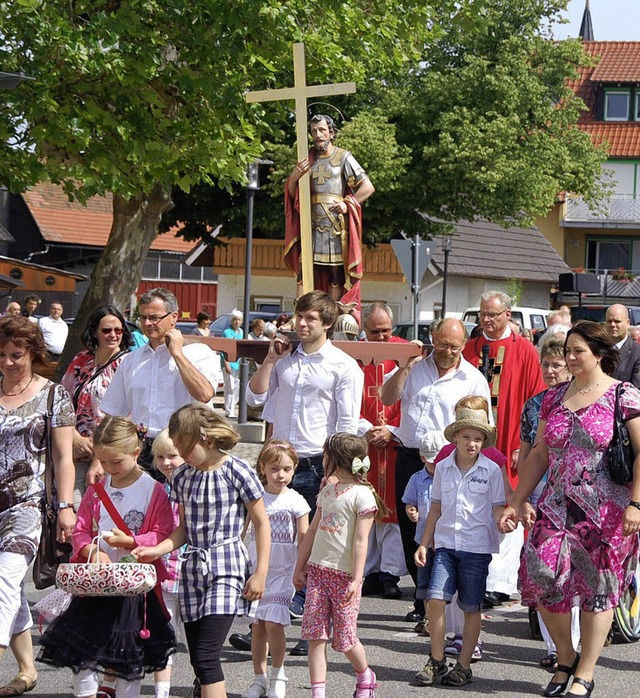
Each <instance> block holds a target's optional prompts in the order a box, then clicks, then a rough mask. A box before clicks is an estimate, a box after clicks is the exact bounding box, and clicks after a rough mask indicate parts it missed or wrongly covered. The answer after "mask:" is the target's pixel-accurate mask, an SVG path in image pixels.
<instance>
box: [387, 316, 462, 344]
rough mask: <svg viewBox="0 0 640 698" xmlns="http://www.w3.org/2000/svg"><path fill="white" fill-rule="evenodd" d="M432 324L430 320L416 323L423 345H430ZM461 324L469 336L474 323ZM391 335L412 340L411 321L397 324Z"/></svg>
mask: <svg viewBox="0 0 640 698" xmlns="http://www.w3.org/2000/svg"><path fill="white" fill-rule="evenodd" d="M432 324H433V322H432V321H431V320H429V321H421V322H419V323H418V339H419V340H420V341H421V342H423V343H424V344H431V334H430V332H431V325H432ZM462 324H463V325H464V328H465V330H466V331H467V334H469V333H470V332H471V330H472V329H473V328H474V327H475V323H473V322H463V323H462ZM392 334H394V335H395V336H396V337H401V338H402V339H406V340H407V341H409V342H410V341H411V340H412V339H413V320H403V321H402V322H398V323H397V324H396V326H395V327H394V328H393V333H392Z"/></svg>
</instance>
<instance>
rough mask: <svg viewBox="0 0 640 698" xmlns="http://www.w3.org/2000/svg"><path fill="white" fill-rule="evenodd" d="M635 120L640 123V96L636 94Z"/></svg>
mask: <svg viewBox="0 0 640 698" xmlns="http://www.w3.org/2000/svg"><path fill="white" fill-rule="evenodd" d="M635 120H636V121H640V94H636V115H635Z"/></svg>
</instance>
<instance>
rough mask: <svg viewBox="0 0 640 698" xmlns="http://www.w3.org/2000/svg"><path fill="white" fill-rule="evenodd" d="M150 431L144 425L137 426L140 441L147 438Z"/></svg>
mask: <svg viewBox="0 0 640 698" xmlns="http://www.w3.org/2000/svg"><path fill="white" fill-rule="evenodd" d="M148 431H149V430H148V429H147V427H145V425H144V424H136V432H137V433H138V438H139V439H144V438H146V436H147V432H148Z"/></svg>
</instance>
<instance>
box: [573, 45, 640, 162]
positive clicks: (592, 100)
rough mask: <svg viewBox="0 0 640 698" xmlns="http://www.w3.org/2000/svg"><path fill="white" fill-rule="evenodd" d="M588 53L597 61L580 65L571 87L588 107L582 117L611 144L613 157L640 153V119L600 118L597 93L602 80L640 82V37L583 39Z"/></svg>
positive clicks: (597, 136) (593, 133)
mask: <svg viewBox="0 0 640 698" xmlns="http://www.w3.org/2000/svg"><path fill="white" fill-rule="evenodd" d="M582 45H583V47H584V49H585V51H586V53H587V54H589V55H590V56H593V57H596V64H595V65H592V66H589V67H586V68H580V69H579V70H578V74H579V76H578V78H577V79H576V80H571V81H570V82H569V87H571V89H572V90H573V91H574V92H575V94H577V95H578V97H580V98H581V99H582V100H583V101H584V103H585V105H586V106H587V111H585V112H583V114H582V116H581V117H580V119H579V121H578V125H579V126H580V128H581V129H583V130H584V131H586V132H587V133H589V134H590V135H591V137H592V138H593V140H594V142H595V143H598V144H600V143H606V144H608V152H609V156H610V157H620V158H626V157H639V156H640V122H638V121H624V122H620V121H617V122H612V121H598V120H596V115H595V107H596V93H597V90H598V86H599V85H600V84H602V83H606V84H609V85H610V84H612V83H626V84H629V83H640V41H583V42H582Z"/></svg>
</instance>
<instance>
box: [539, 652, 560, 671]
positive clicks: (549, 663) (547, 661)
mask: <svg viewBox="0 0 640 698" xmlns="http://www.w3.org/2000/svg"><path fill="white" fill-rule="evenodd" d="M540 666H541V667H542V668H543V669H549V670H553V671H554V672H555V670H556V667H557V666H558V655H557V654H556V653H555V652H549V654H548V655H547V656H546V657H543V658H542V659H541V660H540Z"/></svg>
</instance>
